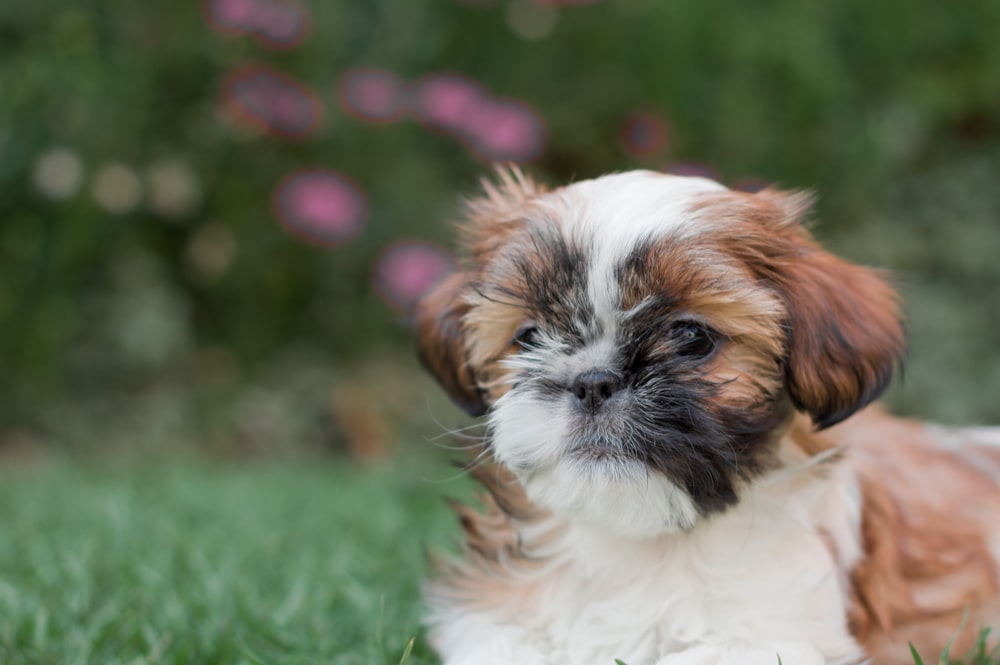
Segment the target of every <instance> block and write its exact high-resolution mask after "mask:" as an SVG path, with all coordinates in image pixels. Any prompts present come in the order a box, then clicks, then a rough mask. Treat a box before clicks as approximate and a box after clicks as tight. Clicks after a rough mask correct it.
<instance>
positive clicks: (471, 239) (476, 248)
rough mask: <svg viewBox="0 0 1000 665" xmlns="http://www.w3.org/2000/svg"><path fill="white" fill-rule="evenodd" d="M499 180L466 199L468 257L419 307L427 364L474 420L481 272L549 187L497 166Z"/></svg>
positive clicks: (479, 399) (481, 399) (481, 409)
mask: <svg viewBox="0 0 1000 665" xmlns="http://www.w3.org/2000/svg"><path fill="white" fill-rule="evenodd" d="M495 170H496V178H495V180H487V179H484V180H482V189H483V191H482V194H481V195H480V196H478V197H475V198H471V199H468V200H466V201H465V205H464V219H463V220H462V222H461V223H460V225H459V231H460V233H461V234H462V236H463V241H464V242H463V244H464V246H465V250H466V253H467V254H468V255H469V256H466V257H465V258H464V264H465V265H464V267H463V268H462V269H460V270H459V271H458V272H456V273H453V274H452V275H450V276H448V277H447V278H446V279H445V280H443V281H442V282H441V283H439V284H438V285H437V287H435V288H434V289H432V290H431V291H430V293H428V294H427V295H425V296H424V297H423V298H422V299H421V301H420V302H419V303H418V305H417V316H416V323H417V331H418V337H417V348H418V354H419V356H420V359H421V361H422V362H423V364H424V366H425V367H426V368H427V369H428V370H429V371H430V372H431V374H432V375H434V377H435V378H436V379H437V380H438V382H439V383H440V384H441V386H442V387H443V388H444V389H445V391H446V392H447V393H448V395H449V396H450V397H451V398H452V400H453V401H454V402H455V403H456V404H458V405H459V406H460V407H461V408H462V409H463V410H465V411H466V412H467V413H469V414H470V415H473V416H479V415H482V414H483V413H485V412H486V409H487V404H486V398H485V391H484V390H483V387H482V386H481V385H480V381H479V377H478V374H479V372H478V371H477V368H475V367H473V366H472V365H471V364H470V361H469V353H468V342H467V339H466V336H467V328H468V326H467V321H466V317H467V315H468V313H469V310H470V309H471V305H470V299H471V296H472V295H473V294H474V293H475V292H476V289H477V284H478V279H479V271H480V270H481V268H482V264H483V262H484V261H485V260H486V259H487V258H488V256H489V254H491V253H492V252H494V251H496V250H497V249H498V248H499V247H501V246H502V245H503V243H504V241H505V240H506V239H507V237H508V236H509V234H510V233H511V232H512V231H514V230H515V229H516V228H517V224H516V223H517V221H518V220H520V219H523V212H524V210H525V209H526V208H527V207H528V206H529V205H530V203H531V202H532V201H533V200H534V199H536V198H537V197H538V196H540V195H542V194H544V193H545V191H546V190H545V189H544V188H542V187H540V186H539V185H537V184H535V182H534V181H533V180H532V179H531V178H529V177H528V176H526V175H525V174H524V173H522V172H521V170H520V169H518V168H517V167H516V166H513V165H509V166H497V167H496V169H495Z"/></svg>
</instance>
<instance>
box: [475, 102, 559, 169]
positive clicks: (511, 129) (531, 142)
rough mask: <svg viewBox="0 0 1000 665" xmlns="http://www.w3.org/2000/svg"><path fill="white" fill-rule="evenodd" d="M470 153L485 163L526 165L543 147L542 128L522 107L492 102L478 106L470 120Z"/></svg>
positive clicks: (536, 114)
mask: <svg viewBox="0 0 1000 665" xmlns="http://www.w3.org/2000/svg"><path fill="white" fill-rule="evenodd" d="M471 120H472V122H470V125H473V126H474V127H475V129H474V131H473V132H472V133H471V136H470V137H469V139H470V140H471V143H472V150H473V152H475V153H476V154H477V155H478V156H479V157H481V158H483V159H485V160H488V161H504V162H507V161H509V162H528V161H531V160H532V159H534V158H536V157H538V155H539V154H541V152H542V149H543V148H544V147H545V126H544V124H543V123H542V119H541V117H540V116H539V115H538V113H536V112H535V111H534V110H533V109H531V108H529V107H528V106H527V105H526V104H523V103H521V102H516V101H512V100H495V101H492V102H488V103H484V104H481V105H480V106H479V107H478V108H477V109H476V112H475V113H474V115H473V116H472V118H471Z"/></svg>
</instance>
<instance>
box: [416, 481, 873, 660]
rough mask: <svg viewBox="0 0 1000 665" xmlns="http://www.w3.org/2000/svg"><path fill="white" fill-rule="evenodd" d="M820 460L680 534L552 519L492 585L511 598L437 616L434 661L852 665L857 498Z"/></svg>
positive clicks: (850, 484) (441, 610)
mask: <svg viewBox="0 0 1000 665" xmlns="http://www.w3.org/2000/svg"><path fill="white" fill-rule="evenodd" d="M831 464H834V463H832V462H830V463H827V466H826V468H824V469H823V472H820V470H818V469H816V468H813V467H814V466H815V465H810V464H809V463H805V464H803V465H800V466H798V467H794V468H785V469H782V470H780V471H777V472H774V473H773V474H771V475H770V476H767V477H765V478H763V479H761V481H760V482H758V483H755V484H754V486H753V488H752V489H751V490H749V491H748V493H747V495H746V496H745V498H744V500H743V501H742V502H741V503H740V505H739V506H737V507H735V508H733V509H732V510H730V511H728V512H726V513H723V514H722V515H719V516H716V517H714V518H712V519H710V520H707V521H702V522H700V523H699V524H698V525H696V526H695V527H694V528H693V529H692V530H690V531H688V532H682V533H673V534H665V535H661V536H659V537H656V538H651V539H650V538H626V537H621V536H611V535H609V534H608V533H607V532H606V531H605V530H602V529H595V528H592V527H588V526H587V525H581V524H578V523H570V524H568V525H566V524H562V525H560V526H561V528H562V529H564V531H562V532H560V533H562V535H561V536H559V538H558V540H557V542H556V544H555V546H551V545H549V546H547V548H546V551H545V552H544V557H543V558H544V560H545V563H544V565H543V568H542V569H541V570H537V571H535V572H534V573H533V574H531V575H530V576H528V575H527V574H524V575H522V574H521V573H519V572H518V571H516V570H512V571H511V572H510V577H509V579H506V580H505V582H504V584H506V585H508V586H510V587H512V588H513V589H515V590H516V591H515V593H523V598H522V600H521V602H519V603H517V604H515V605H513V606H503V607H495V608H493V609H491V610H481V611H480V610H477V611H469V610H468V609H466V608H462V607H449V606H441V607H438V608H437V612H436V616H435V618H434V620H433V623H434V624H436V628H435V630H434V631H433V639H434V641H435V644H436V646H437V648H438V649H439V650H440V652H441V653H442V654H443V656H444V657H445V659H444V662H445V665H508V664H511V663H524V664H529V665H568V664H572V665H612V664H613V663H614V659H616V658H617V659H621V660H622V661H623V662H625V663H627V664H628V665H654V664H655V665H702V664H703V665H721V664H726V665H765V664H766V665H775V664H776V663H777V662H778V657H779V656H780V657H781V660H782V662H783V663H786V664H788V665H822V664H826V663H830V664H834V663H857V662H860V661H861V659H862V658H863V653H862V651H861V649H860V647H859V646H858V644H857V643H856V642H855V640H854V639H853V638H852V637H851V635H850V633H849V631H848V629H847V626H846V620H845V612H844V608H845V607H846V605H847V603H848V597H847V586H846V579H845V578H844V577H843V576H842V575H841V573H840V571H843V570H846V569H849V568H850V566H851V565H852V564H853V563H854V562H855V560H856V558H857V556H858V553H859V552H860V545H859V542H858V532H859V524H858V521H859V517H858V515H859V502H860V495H859V491H858V489H857V487H856V484H855V483H854V480H853V478H852V477H851V476H850V475H848V473H849V472H848V469H847V467H837V468H836V469H835V472H834V473H832V474H831V473H830V470H831V469H830V468H829V465H831ZM551 526H552V525H550V527H551ZM522 537H524V538H525V541H524V548H525V551H526V553H527V554H528V555H529V556H530V555H532V554H535V553H534V552H533V551H532V547H533V543H532V539H531V537H530V536H527V537H526V535H525V534H522ZM828 539H832V540H833V541H834V543H835V547H834V548H832V550H831V548H830V547H829V546H828V542H829V540H828ZM521 585H523V592H522V591H521V590H520V589H518V587H519V586H521Z"/></svg>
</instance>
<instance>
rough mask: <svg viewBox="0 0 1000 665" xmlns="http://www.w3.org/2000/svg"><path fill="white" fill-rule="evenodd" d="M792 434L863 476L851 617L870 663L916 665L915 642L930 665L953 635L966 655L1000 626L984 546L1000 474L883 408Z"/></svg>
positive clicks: (997, 585) (992, 564)
mask: <svg viewBox="0 0 1000 665" xmlns="http://www.w3.org/2000/svg"><path fill="white" fill-rule="evenodd" d="M793 438H796V441H797V443H798V444H799V445H800V446H801V447H809V448H812V449H813V450H820V449H826V448H829V447H841V446H842V447H843V449H844V450H845V454H846V458H847V463H848V464H850V465H851V466H852V467H853V468H854V469H855V470H856V472H857V475H858V480H859V482H860V489H861V492H862V519H861V537H862V547H863V557H862V559H861V561H860V562H859V563H858V565H857V566H856V567H855V568H854V570H853V571H851V576H850V579H851V597H852V605H851V607H850V608H849V613H848V618H849V621H850V625H851V629H852V632H853V633H854V635H855V636H856V637H857V639H858V640H859V641H860V642H861V643H862V644H863V645H864V646H865V649H866V651H867V652H868V653H869V654H870V655H871V656H872V658H873V662H874V663H876V664H878V665H882V664H886V663H888V664H895V663H899V664H901V665H902V664H903V663H906V664H907V665H910V664H912V662H913V660H912V658H911V657H910V655H909V650H908V648H907V643H910V642H912V643H913V644H914V645H915V646H916V647H917V648H918V649H919V650H920V651H921V652H922V653H923V655H924V657H925V659H926V660H927V661H928V662H929V661H931V660H933V659H935V658H936V657H937V654H938V653H940V651H941V649H942V648H943V647H944V645H945V644H946V643H947V642H948V641H949V640H951V639H952V638H955V644H954V647H953V650H952V653H953V654H956V655H958V654H961V653H963V652H964V651H965V650H966V649H968V647H969V646H971V644H972V643H973V642H974V640H975V638H976V637H977V635H978V632H979V630H980V629H981V628H982V627H984V626H986V625H989V624H990V623H993V622H996V621H998V620H1000V604H998V601H997V597H998V594H1000V579H998V575H997V563H996V561H995V560H994V558H993V554H992V552H991V551H990V543H989V540H988V539H989V537H990V535H991V534H996V533H1000V528H998V527H1000V485H998V480H1000V478H998V477H997V476H994V475H987V474H986V473H984V472H983V471H982V470H981V469H979V468H977V467H976V466H973V465H971V464H969V463H968V462H967V461H966V460H964V459H963V458H962V457H961V456H960V455H959V454H957V453H956V452H955V451H952V450H947V449H946V448H944V447H943V446H942V445H941V442H940V441H938V440H936V439H935V435H934V430H932V429H930V428H928V427H927V426H925V425H922V424H920V423H917V422H912V421H906V420H900V419H896V418H893V417H891V416H888V415H887V414H885V413H884V412H883V411H882V410H881V409H879V408H877V407H872V408H869V409H866V410H864V411H862V412H861V413H859V414H857V415H855V416H854V417H853V418H851V419H850V420H848V421H846V422H845V423H843V424H841V425H838V426H837V427H834V428H832V429H830V430H828V431H827V432H823V433H822V434H821V435H816V434H805V433H803V431H801V430H800V431H799V433H798V435H797V437H793ZM966 444H967V445H971V442H966ZM993 452H995V451H993ZM963 617H964V618H965V623H964V624H962V620H963ZM960 626H961V630H960Z"/></svg>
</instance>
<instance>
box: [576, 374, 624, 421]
mask: <svg viewBox="0 0 1000 665" xmlns="http://www.w3.org/2000/svg"><path fill="white" fill-rule="evenodd" d="M621 387H622V382H621V379H620V378H619V377H618V375H617V374H615V373H613V372H609V371H607V370H603V369H592V370H589V371H587V372H584V373H583V374H581V375H580V376H578V377H576V379H575V380H574V381H573V385H572V386H570V391H571V392H572V393H573V394H574V395H575V396H576V398H577V399H578V400H579V401H580V406H582V407H583V408H584V409H586V410H587V411H590V412H591V413H594V412H596V411H597V410H598V409H599V408H601V405H602V404H604V402H606V401H607V400H608V398H609V397H611V396H612V395H614V394H615V393H616V392H617V391H618V390H619V389H620V388H621Z"/></svg>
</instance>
